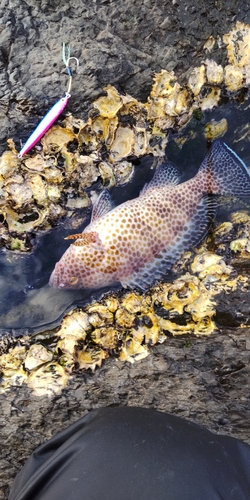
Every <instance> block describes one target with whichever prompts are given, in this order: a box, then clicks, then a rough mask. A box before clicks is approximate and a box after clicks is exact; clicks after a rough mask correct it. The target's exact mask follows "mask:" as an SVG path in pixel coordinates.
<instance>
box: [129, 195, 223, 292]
mask: <svg viewBox="0 0 250 500" xmlns="http://www.w3.org/2000/svg"><path fill="white" fill-rule="evenodd" d="M216 209H217V203H216V199H215V198H214V197H212V196H209V195H208V196H204V198H202V199H201V201H200V202H199V203H198V205H197V207H196V210H195V212H194V214H193V216H192V217H191V219H189V221H188V222H187V223H186V225H185V226H184V228H183V230H182V231H181V232H180V233H179V234H178V235H177V237H176V238H175V240H174V241H173V244H172V245H171V244H169V245H168V248H166V249H165V250H163V251H162V252H161V253H160V254H159V255H156V256H155V258H154V259H153V260H152V261H151V262H148V263H147V264H146V265H145V266H144V267H143V268H141V269H140V270H139V271H138V272H136V273H134V274H132V275H131V276H128V277H126V278H125V279H122V280H121V283H122V286H124V287H129V288H134V287H138V288H140V289H141V290H146V289H147V288H148V287H149V286H151V285H152V284H153V283H155V281H157V280H159V279H162V278H163V277H164V276H166V274H167V272H168V271H169V270H170V269H171V267H172V265H173V264H174V263H175V262H176V261H177V260H178V259H179V258H180V257H181V256H182V255H183V253H184V252H186V251H187V250H190V249H191V248H194V247H195V246H197V245H198V244H199V243H200V241H201V240H202V239H203V238H204V237H205V235H206V234H207V232H208V229H209V226H210V223H211V220H212V218H213V217H214V216H215V214H216Z"/></svg>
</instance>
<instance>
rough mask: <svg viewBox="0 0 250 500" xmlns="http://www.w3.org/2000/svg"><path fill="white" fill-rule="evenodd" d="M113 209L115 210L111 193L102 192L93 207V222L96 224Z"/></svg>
mask: <svg viewBox="0 0 250 500" xmlns="http://www.w3.org/2000/svg"><path fill="white" fill-rule="evenodd" d="M112 208H114V203H113V201H112V199H111V196H110V194H109V192H108V191H107V190H105V191H102V192H101V194H100V195H99V196H98V198H97V200H96V202H95V203H94V205H93V210H92V216H91V222H94V221H95V220H97V219H99V218H100V217H102V215H105V214H107V213H108V212H110V210H112Z"/></svg>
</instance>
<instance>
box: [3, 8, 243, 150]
mask: <svg viewBox="0 0 250 500" xmlns="http://www.w3.org/2000/svg"><path fill="white" fill-rule="evenodd" d="M0 19H1V32H0V46H1V51H0V69H1V77H0V82H1V85H0V87H1V91H0V98H1V102H0V118H1V133H0V147H1V151H3V150H4V149H5V147H6V139H7V137H9V136H13V137H14V139H15V140H16V141H17V143H18V141H19V140H20V139H22V140H25V139H26V138H27V136H28V135H29V133H30V131H31V130H32V128H33V127H34V125H35V124H36V123H37V121H38V120H39V119H40V118H41V117H42V116H43V115H44V114H45V112H46V111H47V110H48V109H49V107H50V106H52V105H53V104H54V103H55V102H56V100H57V99H58V98H59V97H60V96H61V95H63V93H64V90H65V88H66V85H67V76H66V73H65V71H64V68H63V64H62V62H61V43H62V41H65V42H68V41H70V42H71V48H72V55H74V56H76V57H78V58H79V60H80V66H79V69H78V71H77V75H75V76H74V82H73V88H72V98H71V100H70V102H69V106H68V108H67V111H71V112H72V113H74V115H75V116H78V117H81V118H86V116H87V113H88V111H89V108H90V103H91V102H93V100H94V99H96V98H97V96H99V95H100V93H101V91H102V88H103V87H104V86H105V85H107V84H112V85H115V86H116V87H117V88H118V90H119V91H123V92H128V93H130V94H132V95H133V96H134V97H136V98H138V99H140V100H142V101H145V100H146V98H147V96H148V94H149V91H150V88H151V86H152V77H153V74H154V72H159V71H160V70H161V69H162V68H164V69H167V70H170V71H171V70H175V72H176V74H177V75H178V76H180V75H182V76H183V78H185V75H186V72H187V71H188V70H189V69H190V67H193V66H195V65H198V64H199V63H200V62H201V60H202V59H203V58H204V53H203V52H202V48H203V45H204V44H205V42H206V41H207V40H208V38H209V37H210V36H213V37H214V38H215V39H217V38H219V37H221V36H222V35H223V34H224V33H227V32H228V31H230V29H231V28H232V26H233V25H234V24H235V21H236V20H239V21H243V22H245V23H247V22H249V19H250V9H249V5H248V3H246V2H244V1H243V0H237V2H235V1H234V0H229V1H228V2H227V3H226V4H225V2H223V3H222V2H215V1H214V0H207V1H205V0H202V1H201V2H199V5H197V6H194V5H192V6H191V7H190V5H189V2H187V1H186V2H184V3H183V2H178V1H177V2H165V3H164V2H158V1H157V2H155V3H154V4H153V5H152V2H150V1H149V0H143V1H140V2H139V1H135V2H131V1H130V0H128V1H125V2H124V1H121V0H118V1H115V0H110V1H109V2H104V1H102V0H97V1H96V2H91V3H89V2H87V1H86V0H85V1H83V2H82V1H80V0H77V1H75V2H74V4H72V5H71V4H69V3H68V2H66V1H63V2H60V3H59V2H58V1H55V0H54V1H52V0H48V1H42V0H39V2H37V1H35V0H28V2H27V1H24V0H13V2H12V3H11V5H10V4H9V2H8V1H7V0H4V1H3V2H2V3H1V7H0ZM210 56H211V57H212V58H214V59H215V60H217V62H219V63H223V64H224V63H225V52H223V51H221V50H220V49H219V47H218V45H217V43H216V44H215V46H214V48H213V50H212V52H211V54H209V57H210Z"/></svg>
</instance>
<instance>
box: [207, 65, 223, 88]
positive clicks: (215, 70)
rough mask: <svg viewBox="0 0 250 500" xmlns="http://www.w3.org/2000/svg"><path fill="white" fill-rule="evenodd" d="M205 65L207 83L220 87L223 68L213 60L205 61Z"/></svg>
mask: <svg viewBox="0 0 250 500" xmlns="http://www.w3.org/2000/svg"><path fill="white" fill-rule="evenodd" d="M205 65H206V75H207V81H208V83H211V84H213V85H220V84H221V83H222V82H223V76H224V75H223V67H222V66H221V65H220V64H217V63H216V62H215V61H213V59H206V61H205Z"/></svg>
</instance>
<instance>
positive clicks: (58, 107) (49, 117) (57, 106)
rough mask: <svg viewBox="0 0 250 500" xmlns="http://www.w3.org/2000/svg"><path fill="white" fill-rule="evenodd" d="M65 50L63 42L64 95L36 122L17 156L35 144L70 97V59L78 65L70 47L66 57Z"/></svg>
mask: <svg viewBox="0 0 250 500" xmlns="http://www.w3.org/2000/svg"><path fill="white" fill-rule="evenodd" d="M65 50H66V49H65V43H63V48H62V60H63V62H64V64H65V66H66V70H67V73H68V75H69V84H68V88H67V91H66V92H65V96H64V97H62V98H61V99H60V100H59V101H58V102H57V103H56V104H54V106H53V107H52V108H51V109H50V110H49V111H48V113H47V114H46V115H45V117H44V118H43V119H42V121H41V122H40V123H39V124H38V126H37V127H36V129H35V130H34V132H33V133H32V134H31V136H30V137H29V138H28V140H27V141H26V143H25V144H24V146H23V147H22V149H21V151H20V153H19V154H18V158H22V157H23V156H24V155H25V154H26V153H27V152H28V151H29V150H30V149H31V148H33V146H35V144H37V142H38V141H39V140H40V139H41V137H43V135H44V134H45V133H46V132H47V130H49V128H50V127H51V126H52V125H53V123H54V122H55V121H56V119H57V118H58V116H59V115H60V114H61V113H62V111H63V110H64V108H65V107H66V106H67V103H68V100H69V98H70V97H71V94H70V91H71V86H72V71H71V68H70V61H71V60H74V61H75V62H76V65H77V66H79V61H78V59H77V57H70V47H68V56H67V58H66V55H65Z"/></svg>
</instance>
